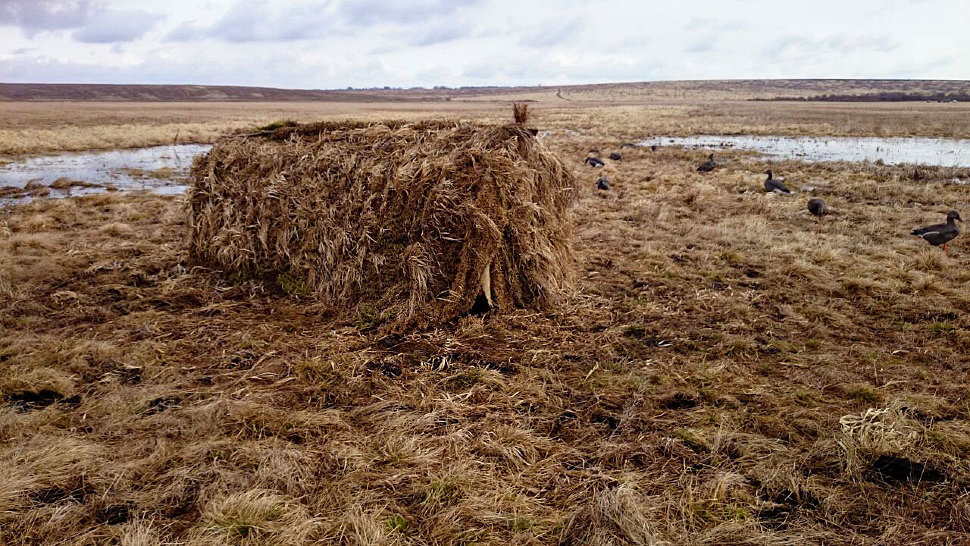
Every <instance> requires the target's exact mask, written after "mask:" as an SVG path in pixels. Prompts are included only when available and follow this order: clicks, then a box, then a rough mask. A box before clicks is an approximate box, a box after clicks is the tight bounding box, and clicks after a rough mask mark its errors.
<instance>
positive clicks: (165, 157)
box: [0, 144, 210, 204]
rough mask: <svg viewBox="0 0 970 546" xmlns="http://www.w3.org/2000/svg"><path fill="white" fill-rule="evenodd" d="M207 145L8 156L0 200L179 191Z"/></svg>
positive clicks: (1, 168)
mask: <svg viewBox="0 0 970 546" xmlns="http://www.w3.org/2000/svg"><path fill="white" fill-rule="evenodd" d="M209 148H210V146H209V145H207V144H182V145H176V146H154V147H150V148H135V149H126V150H109V151H96V152H74V153H63V154H57V155H50V156H37V157H29V158H26V159H21V160H13V161H11V162H9V163H4V164H0V203H4V204H9V203H14V202H26V201H29V200H30V199H32V198H35V197H67V196H69V195H84V194H88V193H98V192H103V191H126V190H148V191H152V192H155V193H166V194H171V193H182V192H183V191H185V181H186V179H187V177H188V171H189V168H190V167H191V166H192V160H193V159H194V158H195V156H197V155H198V154H201V153H205V152H206V151H208V150H209Z"/></svg>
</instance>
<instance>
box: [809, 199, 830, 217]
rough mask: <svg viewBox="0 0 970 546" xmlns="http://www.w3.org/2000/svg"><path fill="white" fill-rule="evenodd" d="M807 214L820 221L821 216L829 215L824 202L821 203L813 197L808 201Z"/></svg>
mask: <svg viewBox="0 0 970 546" xmlns="http://www.w3.org/2000/svg"><path fill="white" fill-rule="evenodd" d="M808 212H810V213H812V216H815V217H816V218H818V219H819V220H821V219H822V217H823V216H825V215H826V214H828V213H829V207H828V205H826V204H825V201H822V200H821V199H819V198H818V197H813V198H811V199H809V200H808Z"/></svg>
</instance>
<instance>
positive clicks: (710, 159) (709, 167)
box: [697, 154, 717, 173]
mask: <svg viewBox="0 0 970 546" xmlns="http://www.w3.org/2000/svg"><path fill="white" fill-rule="evenodd" d="M715 168H717V161H714V154H711V155H709V156H707V161H706V162H705V163H703V164H701V166H700V167H697V172H700V173H706V172H711V171H713V170H714V169H715Z"/></svg>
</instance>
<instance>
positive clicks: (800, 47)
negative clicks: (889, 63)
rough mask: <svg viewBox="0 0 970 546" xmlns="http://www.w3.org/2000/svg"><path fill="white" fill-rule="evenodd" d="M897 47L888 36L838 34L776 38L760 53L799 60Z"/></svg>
mask: <svg viewBox="0 0 970 546" xmlns="http://www.w3.org/2000/svg"><path fill="white" fill-rule="evenodd" d="M899 46H900V44H899V42H897V41H896V40H894V39H892V38H891V37H890V36H889V35H881V36H861V37H857V36H846V35H841V34H840V35H834V36H826V37H823V38H813V37H810V36H798V35H796V36H783V37H780V38H777V39H776V40H774V41H773V42H772V43H771V44H769V45H768V46H766V47H765V48H764V49H763V50H762V52H763V53H764V55H765V56H767V57H769V58H771V59H800V58H805V57H810V56H818V55H827V54H831V53H838V54H849V53H854V52H857V51H859V50H866V51H876V52H879V53H889V52H892V51H894V50H896V49H898V48H899Z"/></svg>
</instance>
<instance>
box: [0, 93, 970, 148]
mask: <svg viewBox="0 0 970 546" xmlns="http://www.w3.org/2000/svg"><path fill="white" fill-rule="evenodd" d="M598 93H600V95H595V96H591V97H590V98H589V100H576V101H573V102H567V101H563V100H561V99H558V98H556V97H555V95H554V94H552V95H551V96H546V95H542V96H540V97H538V100H537V102H534V103H528V104H529V108H530V112H529V114H530V116H531V118H532V120H533V121H534V123H533V125H535V126H536V127H538V128H540V129H547V130H548V129H554V130H569V131H574V132H579V133H583V134H585V135H587V136H600V137H603V138H626V139H638V138H648V137H651V136H654V135H678V136H681V135H692V134H705V133H709V134H794V135H855V136H913V135H921V136H949V137H964V138H966V137H970V103H958V104H935V103H934V104H927V103H920V102H917V103H874V104H863V103H852V104H842V103H764V102H743V101H731V100H715V101H711V100H707V101H698V100H697V96H696V94H693V95H692V94H687V95H684V96H682V97H679V98H673V99H670V98H650V97H647V98H643V97H640V98H635V99H631V100H616V101H610V100H605V99H604V98H603V97H604V96H605V95H602V92H598ZM523 98H524V96H519V95H513V96H509V97H508V101H513V100H522V99H523ZM508 101H507V100H498V98H497V97H493V96H489V97H488V98H487V100H483V101H480V102H472V101H447V102H446V101H437V102H410V103H373V102H368V103H325V102H321V103H97V102H94V103H34V102H0V163H2V161H3V159H2V156H4V155H6V156H11V155H17V154H36V153H49V152H56V151H64V150H86V149H109V148H131V147H139V146H150V145H157V144H169V143H172V142H174V141H177V142H181V143H192V142H213V141H215V140H216V139H217V138H218V137H219V136H221V135H223V134H225V133H226V132H228V131H236V130H239V129H248V128H251V127H256V126H261V125H265V124H268V123H271V122H274V121H278V120H282V119H300V120H307V121H336V120H346V119H351V120H356V121H377V120H381V119H387V118H393V119H404V120H407V121H417V120H424V119H454V118H456V117H457V118H460V119H462V120H464V121H473V122H485V123H495V122H506V121H507V118H508V105H509V102H508ZM523 104H525V103H523Z"/></svg>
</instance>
